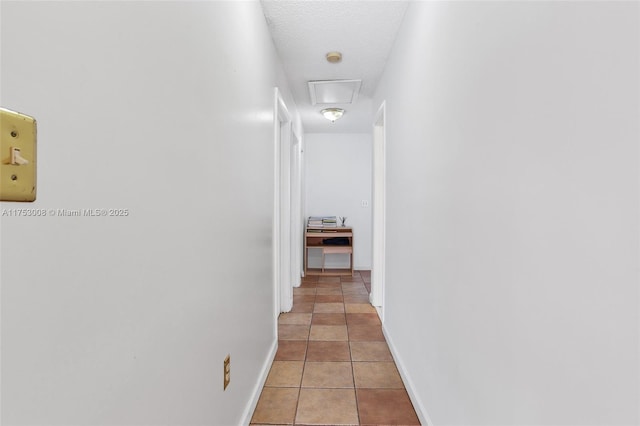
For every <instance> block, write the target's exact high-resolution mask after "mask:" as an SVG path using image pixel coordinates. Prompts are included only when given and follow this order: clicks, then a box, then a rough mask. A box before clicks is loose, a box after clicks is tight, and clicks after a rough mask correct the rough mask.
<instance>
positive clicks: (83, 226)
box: [1, 1, 293, 425]
mask: <svg viewBox="0 0 640 426" xmlns="http://www.w3.org/2000/svg"><path fill="white" fill-rule="evenodd" d="M1 23H2V34H1V35H2V46H1V50H2V80H1V88H2V105H3V106H4V107H7V108H12V109H16V110H18V111H21V112H24V113H26V114H31V115H33V116H35V117H36V119H37V120H38V133H39V140H38V145H39V148H38V149H39V157H38V161H39V166H38V181H39V185H38V200H37V201H36V202H35V203H33V204H12V203H2V204H1V208H2V209H3V210H5V209H12V208H29V209H45V210H46V211H48V210H50V209H82V208H87V209H88V208H107V209H108V208H120V209H128V211H129V215H128V216H127V217H98V218H96V217H52V216H51V215H50V214H48V215H47V216H46V217H38V218H31V217H2V226H1V231H2V240H1V241H2V255H1V261H2V275H1V278H2V283H1V284H2V423H3V424H7V425H9V424H11V425H26V424H30V425H33V424H43V425H44V424H46V425H71V424H78V425H81V424H84V425H88V424H92V425H141V424H175V425H177V424H180V425H195V424H211V425H223V424H225V425H231V424H238V423H240V422H241V421H242V419H243V416H244V414H245V411H246V410H248V404H249V403H250V401H251V398H252V397H253V395H254V388H255V387H256V385H257V384H258V383H257V380H258V377H260V374H261V371H262V370H261V369H262V367H263V364H264V363H265V362H267V361H268V360H269V358H268V357H269V355H270V353H271V352H270V351H272V350H273V345H274V343H275V336H274V327H275V320H274V305H273V300H274V294H273V285H272V283H271V279H270V277H271V274H272V250H271V240H272V234H271V232H272V229H271V224H272V219H273V194H274V188H273V180H274V174H273V173H274V172H273V167H274V165H273V161H272V159H273V156H274V151H273V149H274V146H273V103H274V92H273V87H274V86H276V85H278V86H280V87H281V88H283V86H284V78H283V74H282V72H281V71H280V66H279V64H278V60H277V57H276V54H275V50H274V48H273V45H272V42H271V38H270V36H269V33H268V30H267V27H266V24H265V20H264V17H263V15H262V11H261V8H260V5H259V3H258V2H37V3H36V2H11V1H3V2H2V22H1ZM287 98H289V96H288V95H287ZM289 108H290V110H292V109H293V105H292V104H291V103H289ZM227 354H231V369H232V380H231V384H230V387H229V388H228V389H227V391H226V392H223V391H222V364H223V359H224V357H225V356H226V355H227Z"/></svg>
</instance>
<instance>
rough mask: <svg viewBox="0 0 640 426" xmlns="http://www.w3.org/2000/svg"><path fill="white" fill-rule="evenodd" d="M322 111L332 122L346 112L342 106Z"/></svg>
mask: <svg viewBox="0 0 640 426" xmlns="http://www.w3.org/2000/svg"><path fill="white" fill-rule="evenodd" d="M320 112H321V113H322V115H324V118H326V119H327V120H330V121H331V122H332V123H333V122H334V121H336V120H338V119H339V118H341V117H342V115H343V114H344V110H343V109H342V108H325V109H323V110H322V111H320Z"/></svg>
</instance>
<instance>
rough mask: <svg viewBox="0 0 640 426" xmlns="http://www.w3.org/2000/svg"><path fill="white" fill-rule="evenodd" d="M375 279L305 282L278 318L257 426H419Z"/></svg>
mask: <svg viewBox="0 0 640 426" xmlns="http://www.w3.org/2000/svg"><path fill="white" fill-rule="evenodd" d="M370 283H371V275H370V273H369V272H368V271H356V272H355V273H354V275H353V276H343V277H317V276H316V277H313V276H312V277H307V278H305V279H304V280H303V282H302V285H301V286H300V287H299V288H295V289H294V296H293V309H292V311H291V312H289V313H286V314H282V315H280V318H279V319H278V331H279V342H278V352H277V354H276V357H275V360H274V362H273V365H272V366H271V371H270V372H269V376H268V377H267V381H266V383H265V386H264V388H263V389H262V394H261V395H260V400H259V401H258V405H257V407H256V410H255V412H254V413H253V418H252V420H251V424H252V425H267V424H268V425H419V424H420V422H419V421H418V417H417V416H416V413H415V411H414V409H413V405H412V404H411V401H410V400H409V396H408V395H407V391H406V390H405V387H404V384H403V383H402V379H401V378H400V374H399V373H398V370H397V368H396V365H395V363H394V362H393V358H392V357H391V353H390V352H389V347H388V346H387V343H386V341H385V339H384V335H383V334H382V326H381V323H380V319H379V318H378V314H377V313H376V311H375V309H374V308H373V307H372V306H371V305H370V304H369V293H368V291H370V288H371V284H370Z"/></svg>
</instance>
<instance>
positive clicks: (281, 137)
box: [273, 87, 293, 327]
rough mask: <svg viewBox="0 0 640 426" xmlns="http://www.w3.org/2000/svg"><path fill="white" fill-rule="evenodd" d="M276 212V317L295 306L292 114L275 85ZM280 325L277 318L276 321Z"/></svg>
mask: <svg viewBox="0 0 640 426" xmlns="http://www.w3.org/2000/svg"><path fill="white" fill-rule="evenodd" d="M273 110H274V115H273V116H274V120H273V134H274V136H273V139H274V164H275V167H274V169H275V170H274V203H273V205H274V215H273V283H274V290H275V291H274V295H275V300H274V305H275V316H276V318H277V317H278V315H280V313H281V312H289V311H290V310H291V308H292V307H293V290H292V288H291V275H290V273H289V271H290V270H291V236H290V230H291V227H290V215H291V207H290V197H291V196H290V191H291V186H290V172H291V166H290V153H291V148H290V147H291V114H289V110H288V109H287V106H286V105H285V103H284V100H283V99H282V95H281V94H280V90H279V89H278V88H277V87H276V88H275V96H274V107H273ZM276 327H277V321H276Z"/></svg>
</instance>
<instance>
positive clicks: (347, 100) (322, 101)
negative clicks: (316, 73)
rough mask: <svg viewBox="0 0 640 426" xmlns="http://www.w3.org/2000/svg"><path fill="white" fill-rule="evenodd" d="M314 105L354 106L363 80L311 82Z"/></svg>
mask: <svg viewBox="0 0 640 426" xmlns="http://www.w3.org/2000/svg"><path fill="white" fill-rule="evenodd" d="M308 84H309V95H310V96H311V104H312V105H329V104H352V103H354V102H355V101H356V100H357V99H358V94H359V93H360V86H361V85H362V80H324V81H310V82H309V83H308Z"/></svg>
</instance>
